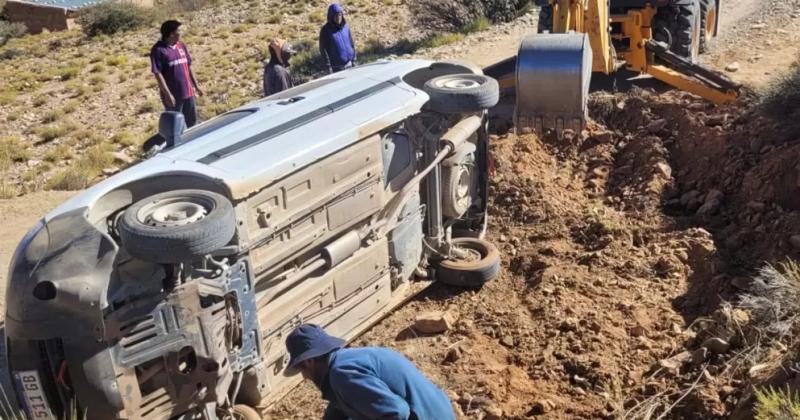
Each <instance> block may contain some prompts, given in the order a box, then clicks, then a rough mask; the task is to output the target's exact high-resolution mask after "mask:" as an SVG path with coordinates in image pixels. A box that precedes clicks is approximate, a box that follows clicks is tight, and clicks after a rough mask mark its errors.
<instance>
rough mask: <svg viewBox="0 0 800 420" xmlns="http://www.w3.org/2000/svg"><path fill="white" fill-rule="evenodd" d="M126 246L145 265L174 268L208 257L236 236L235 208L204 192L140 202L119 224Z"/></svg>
mask: <svg viewBox="0 0 800 420" xmlns="http://www.w3.org/2000/svg"><path fill="white" fill-rule="evenodd" d="M118 229H119V235H120V239H121V240H122V246H123V247H125V249H126V250H127V251H128V253H129V254H131V255H132V256H134V257H136V258H140V259H142V260H145V261H152V262H155V263H162V264H174V263H180V262H186V261H191V260H194V259H197V258H200V257H202V256H204V255H207V254H209V253H211V252H213V251H215V250H217V249H219V248H221V247H223V246H225V245H227V244H228V242H230V240H231V238H233V235H234V233H235V232H236V218H235V216H234V213H233V205H231V202H230V201H228V199H227V198H225V197H224V196H222V195H220V194H217V193H213V192H210V191H204V190H176V191H168V192H165V193H161V194H156V195H153V196H150V197H147V198H145V199H143V200H140V201H138V202H137V203H135V204H133V205H132V206H130V207H128V209H127V210H125V213H124V214H123V215H122V218H121V219H120V222H119V227H118Z"/></svg>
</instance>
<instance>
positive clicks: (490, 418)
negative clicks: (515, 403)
mask: <svg viewBox="0 0 800 420" xmlns="http://www.w3.org/2000/svg"><path fill="white" fill-rule="evenodd" d="M483 411H485V412H486V419H487V420H500V419H502V418H503V410H502V409H501V408H500V407H498V406H496V405H494V404H490V405H488V406H486V407H484V409H483Z"/></svg>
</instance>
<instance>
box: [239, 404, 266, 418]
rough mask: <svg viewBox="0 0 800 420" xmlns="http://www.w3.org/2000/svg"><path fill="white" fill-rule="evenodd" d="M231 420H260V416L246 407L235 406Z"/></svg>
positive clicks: (242, 405) (241, 405)
mask: <svg viewBox="0 0 800 420" xmlns="http://www.w3.org/2000/svg"><path fill="white" fill-rule="evenodd" d="M233 420H261V415H259V414H258V411H256V410H255V409H254V408H252V407H250V406H248V405H244V404H236V405H234V406H233Z"/></svg>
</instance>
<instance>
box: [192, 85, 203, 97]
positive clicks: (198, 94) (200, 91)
mask: <svg viewBox="0 0 800 420" xmlns="http://www.w3.org/2000/svg"><path fill="white" fill-rule="evenodd" d="M194 90H196V91H197V96H203V95H205V93H203V89H200V86H195V87H194Z"/></svg>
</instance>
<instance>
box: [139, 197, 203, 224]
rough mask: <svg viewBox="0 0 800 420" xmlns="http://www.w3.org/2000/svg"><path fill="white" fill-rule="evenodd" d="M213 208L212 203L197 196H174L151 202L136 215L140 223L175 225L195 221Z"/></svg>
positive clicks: (201, 218)
mask: <svg viewBox="0 0 800 420" xmlns="http://www.w3.org/2000/svg"><path fill="white" fill-rule="evenodd" d="M212 210H213V204H212V203H210V202H209V201H208V200H202V199H200V198H199V197H176V198H172V199H165V200H158V201H155V202H152V203H150V204H148V205H146V206H144V207H142V208H141V210H139V213H138V214H137V215H136V217H137V219H138V220H139V222H140V223H142V224H145V225H148V226H155V227H177V226H185V225H189V224H192V223H197V222H198V221H200V220H203V219H204V218H205V217H206V216H207V215H208V214H209V213H210V212H211V211H212Z"/></svg>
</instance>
